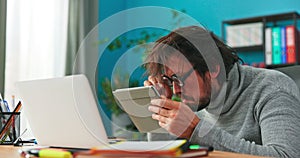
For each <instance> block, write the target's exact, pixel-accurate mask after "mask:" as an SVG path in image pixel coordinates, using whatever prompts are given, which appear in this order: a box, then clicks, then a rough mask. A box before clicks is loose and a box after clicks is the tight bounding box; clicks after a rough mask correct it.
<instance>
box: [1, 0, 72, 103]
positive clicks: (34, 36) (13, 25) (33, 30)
mask: <svg viewBox="0 0 300 158" xmlns="http://www.w3.org/2000/svg"><path fill="white" fill-rule="evenodd" d="M67 15H68V0H26V1H24V0H9V1H7V30H6V31H7V32H6V33H7V37H6V66H5V97H6V98H7V99H8V100H10V99H9V98H11V96H12V95H15V94H16V90H15V82H17V81H21V80H32V79H40V78H50V77H60V76H64V71H65V70H64V67H65V58H66V35H67V33H66V32H67V31H66V30H67V18H68V16H67Z"/></svg>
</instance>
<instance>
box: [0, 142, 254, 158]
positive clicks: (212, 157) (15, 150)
mask: <svg viewBox="0 0 300 158" xmlns="http://www.w3.org/2000/svg"><path fill="white" fill-rule="evenodd" d="M22 148H23V149H26V148H32V147H14V146H9V145H0V157H3V158H21V156H20V154H19V150H20V149H22ZM96 157H99V156H78V158H96ZM228 157H230V158H258V156H252V155H245V154H237V153H230V152H223V151H213V152H211V153H209V156H208V157H203V158H228Z"/></svg>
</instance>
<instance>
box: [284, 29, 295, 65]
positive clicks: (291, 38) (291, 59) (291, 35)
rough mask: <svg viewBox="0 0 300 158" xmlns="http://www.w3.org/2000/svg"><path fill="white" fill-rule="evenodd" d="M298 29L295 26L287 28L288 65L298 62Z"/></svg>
mask: <svg viewBox="0 0 300 158" xmlns="http://www.w3.org/2000/svg"><path fill="white" fill-rule="evenodd" d="M295 45H296V29H295V27H294V26H286V52H287V63H289V64H293V63H295V62H296V48H295Z"/></svg>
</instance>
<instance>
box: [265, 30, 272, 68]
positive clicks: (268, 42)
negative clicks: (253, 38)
mask: <svg viewBox="0 0 300 158" xmlns="http://www.w3.org/2000/svg"><path fill="white" fill-rule="evenodd" d="M265 62H266V65H272V28H270V27H268V28H266V29H265Z"/></svg>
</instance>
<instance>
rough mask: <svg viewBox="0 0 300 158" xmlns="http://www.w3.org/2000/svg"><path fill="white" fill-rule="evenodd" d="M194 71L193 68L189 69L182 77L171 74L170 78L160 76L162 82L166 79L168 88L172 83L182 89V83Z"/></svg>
mask: <svg viewBox="0 0 300 158" xmlns="http://www.w3.org/2000/svg"><path fill="white" fill-rule="evenodd" d="M194 70H195V68H194V67H193V68H191V69H190V70H189V71H188V72H186V73H185V74H184V75H182V77H180V78H179V77H178V76H177V75H176V74H173V75H172V76H171V77H169V76H167V75H165V74H164V75H162V78H163V80H165V79H167V80H168V83H167V84H168V86H170V87H172V86H173V82H174V83H176V84H177V85H178V86H180V87H183V86H184V81H185V80H186V79H187V78H188V77H189V76H190V75H191V74H192V72H193V71H194Z"/></svg>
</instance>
